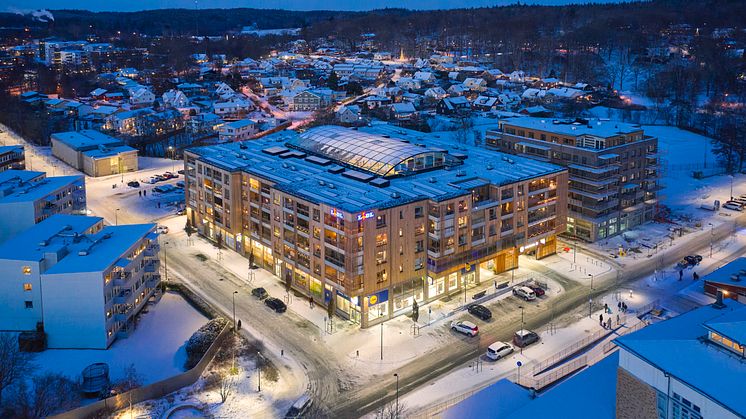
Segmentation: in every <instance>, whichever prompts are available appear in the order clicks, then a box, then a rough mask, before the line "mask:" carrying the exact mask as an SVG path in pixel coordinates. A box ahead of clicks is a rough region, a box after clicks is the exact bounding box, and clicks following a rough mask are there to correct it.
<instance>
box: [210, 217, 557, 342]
mask: <svg viewBox="0 0 746 419" xmlns="http://www.w3.org/2000/svg"><path fill="white" fill-rule="evenodd" d="M199 231H200V233H201V234H203V235H204V236H206V237H207V238H209V239H210V240H212V241H213V242H215V241H216V240H222V241H223V245H224V247H226V248H229V249H232V250H235V251H237V252H239V253H241V254H243V255H244V256H246V257H247V259H248V261H247V262H248V263H247V270H248V271H249V272H248V278H249V280H250V278H251V272H250V271H251V269H249V266H254V267H256V268H263V269H265V270H267V271H269V272H271V273H272V274H273V275H274V276H276V277H277V278H278V280H280V281H282V282H283V283H288V282H289V283H290V284H291V287H292V289H293V290H294V291H295V292H296V298H298V297H297V294H301V295H302V296H303V297H302V298H307V299H308V302H309V303H313V304H318V305H321V306H323V307H328V306H329V304H334V310H335V313H336V314H337V315H338V316H339V317H341V318H344V319H346V320H349V321H351V322H353V323H355V324H359V325H360V327H363V328H366V327H370V326H373V325H376V324H379V323H381V322H383V321H386V320H389V319H392V318H394V317H396V316H399V315H403V314H404V315H409V314H411V313H412V307H413V305H414V302H415V301H417V304H418V306H419V307H421V311H420V314H421V315H422V316H424V315H425V314H426V310H427V308H426V307H424V306H425V305H426V304H427V303H430V302H432V301H436V300H440V299H444V298H445V299H448V298H450V299H453V298H458V299H459V300H461V301H466V302H468V301H471V299H472V297H473V292H470V290H471V289H476V288H480V289H481V288H484V287H480V286H481V285H484V284H485V283H488V284H490V285H492V286H494V287H496V288H498V287H504V286H508V284H507V283H502V282H505V280H504V279H501V280H500V281H498V280H497V276H498V275H499V274H502V273H505V272H510V271H513V270H514V269H516V268H518V258H519V256H520V255H526V256H532V257H535V258H537V259H541V258H543V257H546V256H548V255H550V254H554V253H555V252H556V246H557V244H556V238H555V236H553V235H552V236H549V237H545V238H541V239H538V240H536V241H534V242H530V243H527V244H525V245H523V246H520V247H515V248H509V249H504V250H501V251H498V252H496V253H494V254H491V255H488V256H485V257H482V258H480V259H477V260H474V261H471V262H468V263H464V264H459V265H455V266H452V267H450V268H449V269H446V270H444V271H441V272H433V271H423V272H424V273H423V274H422V276H419V277H413V278H408V279H404V280H401V279H399V280H398V282H397V283H396V284H393V285H391V286H389V287H388V288H385V289H381V290H377V291H375V292H370V293H366V294H362V295H348V294H347V293H346V292H345V290H344V289H342V288H341V286H340V285H339V284H337V283H334V282H331V281H327V280H325V279H324V275H323V272H312V270H311V269H310V265H309V267H306V266H304V265H305V263H302V262H300V261H299V260H298V258H295V260H286V259H285V258H284V257H282V256H281V255H280V256H278V255H276V254H275V252H273V249H272V248H271V247H269V246H266V245H265V244H263V243H261V242H260V241H258V240H255V239H253V238H251V237H248V236H242V235H240V234H237V235H235V236H234V235H232V234H230V233H228V232H226V231H223V230H220V229H216V228H214V227H212V226H211V225H210V224H205V225H204V226H203V228H201V229H200V230H199ZM218 237H220V239H218ZM508 282H509V281H508ZM423 318H424V317H423Z"/></svg>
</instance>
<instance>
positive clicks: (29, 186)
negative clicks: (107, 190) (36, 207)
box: [0, 170, 85, 204]
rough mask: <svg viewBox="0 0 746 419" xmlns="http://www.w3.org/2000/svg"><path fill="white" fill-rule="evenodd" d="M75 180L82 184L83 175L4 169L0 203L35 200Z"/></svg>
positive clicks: (1, 179) (1, 178)
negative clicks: (49, 175) (46, 174)
mask: <svg viewBox="0 0 746 419" xmlns="http://www.w3.org/2000/svg"><path fill="white" fill-rule="evenodd" d="M76 182H79V183H80V184H81V185H83V184H84V182H85V178H84V177H83V175H73V176H55V177H44V173H43V172H29V171H25V170H6V171H5V172H2V173H0V204H8V203H15V202H31V201H37V200H39V199H42V198H45V197H47V196H48V195H51V194H53V193H55V192H57V191H59V190H60V189H62V188H65V187H68V186H70V185H72V184H73V183H76Z"/></svg>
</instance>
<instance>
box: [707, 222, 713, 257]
mask: <svg viewBox="0 0 746 419" xmlns="http://www.w3.org/2000/svg"><path fill="white" fill-rule="evenodd" d="M707 225H709V226H710V258H712V240H713V236H714V235H715V226H714V225H712V223H707Z"/></svg>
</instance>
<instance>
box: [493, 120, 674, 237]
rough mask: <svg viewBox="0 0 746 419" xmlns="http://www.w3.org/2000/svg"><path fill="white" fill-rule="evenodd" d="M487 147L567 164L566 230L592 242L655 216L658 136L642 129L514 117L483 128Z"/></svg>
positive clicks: (658, 168) (630, 125) (658, 186)
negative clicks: (646, 133)
mask: <svg viewBox="0 0 746 419" xmlns="http://www.w3.org/2000/svg"><path fill="white" fill-rule="evenodd" d="M485 142H486V144H487V146H488V147H491V148H495V149H498V150H501V151H503V152H506V153H511V154H515V155H520V156H524V157H529V158H532V159H535V160H538V161H544V162H550V163H554V164H558V165H562V166H565V167H567V169H568V171H569V178H570V185H569V189H568V197H567V204H568V209H569V211H568V215H567V217H568V218H567V232H568V233H569V234H570V235H572V236H575V237H577V238H579V239H582V240H586V241H591V242H592V241H596V240H599V239H603V238H606V237H611V236H614V235H616V234H619V233H621V232H624V231H625V230H627V229H630V228H632V227H635V226H639V225H641V224H643V223H645V222H647V221H650V220H652V219H653V217H654V216H655V212H656V205H657V202H658V201H657V199H658V191H659V190H660V189H661V185H660V183H659V179H660V167H659V156H658V139H657V138H655V137H651V136H648V135H645V132H644V131H643V129H642V127H640V126H639V125H634V124H627V123H622V122H615V121H601V120H595V119H574V120H551V119H543V118H530V117H518V118H508V119H504V120H502V121H500V123H499V129H497V130H490V131H487V135H486V141H485Z"/></svg>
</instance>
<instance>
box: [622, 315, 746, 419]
mask: <svg viewBox="0 0 746 419" xmlns="http://www.w3.org/2000/svg"><path fill="white" fill-rule="evenodd" d="M724 304H725V308H723V309H717V308H715V307H713V306H712V305H708V306H703V307H699V308H697V309H694V310H691V311H689V312H687V313H684V314H682V315H680V316H678V317H674V318H672V319H669V320H666V321H664V322H660V323H655V324H652V325H650V326H648V327H646V328H644V329H642V330H640V331H638V332H635V333H632V334H629V335H626V336H622V337H620V338H618V339H616V340H615V342H616V343H617V344H618V345H619V346H621V347H622V348H624V349H626V350H628V351H630V352H631V353H633V354H635V355H636V356H638V357H639V358H641V359H643V360H645V361H646V362H648V363H649V364H651V365H654V366H655V367H657V368H658V369H660V370H662V371H664V372H665V373H667V374H670V375H671V376H674V377H676V378H677V379H678V380H680V381H682V382H684V383H686V384H687V385H689V386H690V387H692V388H694V389H697V391H699V392H700V393H702V394H704V395H706V396H707V397H709V398H710V399H712V400H715V401H717V402H718V403H719V404H721V405H722V406H724V407H725V408H726V409H729V410H731V411H733V412H736V414H737V415H739V416H746V399H744V397H743V394H742V393H743V392H742V391H741V386H742V384H743V383H744V382H746V364H744V363H743V360H742V359H741V358H740V357H739V356H737V355H736V354H735V353H732V352H730V351H728V350H726V349H724V348H721V347H719V346H718V345H717V344H715V343H713V342H710V341H705V340H702V339H701V338H702V337H704V336H706V335H707V327H708V326H709V327H715V328H720V329H721V330H725V329H728V330H732V328H733V326H734V325H736V326H737V327H739V328H740V330H738V331H737V332H736V335H737V336H739V337H741V338H742V337H743V335H744V332H743V324H744V322H746V306H744V305H743V304H740V303H738V302H736V301H733V300H726V301H725V303H724ZM723 335H724V336H727V335H726V334H725V332H723ZM734 339H735V337H734Z"/></svg>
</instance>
